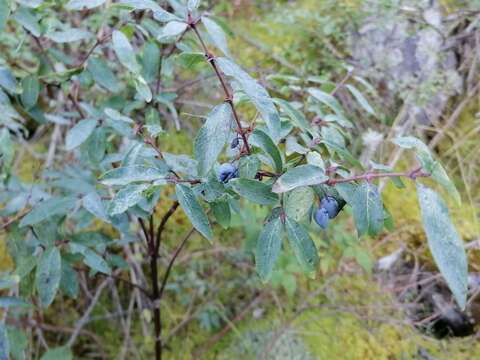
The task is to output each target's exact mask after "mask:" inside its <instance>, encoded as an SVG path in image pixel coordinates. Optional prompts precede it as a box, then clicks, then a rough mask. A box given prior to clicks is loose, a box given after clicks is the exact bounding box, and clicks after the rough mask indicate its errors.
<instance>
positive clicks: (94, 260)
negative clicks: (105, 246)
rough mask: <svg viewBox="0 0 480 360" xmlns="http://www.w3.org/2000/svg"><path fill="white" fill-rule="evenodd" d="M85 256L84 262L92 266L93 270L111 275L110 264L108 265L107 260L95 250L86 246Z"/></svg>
mask: <svg viewBox="0 0 480 360" xmlns="http://www.w3.org/2000/svg"><path fill="white" fill-rule="evenodd" d="M83 256H84V259H83V262H84V263H85V265H87V266H88V267H90V268H92V269H93V270H95V271H98V272H101V273H104V274H107V275H110V274H111V273H112V269H110V266H108V263H107V262H106V261H105V259H104V258H102V257H101V256H100V255H98V254H97V253H96V252H95V251H93V250H91V249H89V248H86V249H85V251H84V252H83Z"/></svg>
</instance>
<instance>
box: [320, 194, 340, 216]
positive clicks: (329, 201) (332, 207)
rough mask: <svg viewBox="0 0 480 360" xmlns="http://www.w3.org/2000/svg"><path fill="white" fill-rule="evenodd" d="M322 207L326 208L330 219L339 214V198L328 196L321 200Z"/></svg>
mask: <svg viewBox="0 0 480 360" xmlns="http://www.w3.org/2000/svg"><path fill="white" fill-rule="evenodd" d="M320 207H322V208H324V209H325V210H326V211H327V213H328V217H329V218H330V219H333V218H334V217H335V216H337V215H338V213H339V211H340V208H339V206H338V202H337V200H336V199H335V198H334V197H332V196H326V197H324V198H323V199H322V200H321V201H320Z"/></svg>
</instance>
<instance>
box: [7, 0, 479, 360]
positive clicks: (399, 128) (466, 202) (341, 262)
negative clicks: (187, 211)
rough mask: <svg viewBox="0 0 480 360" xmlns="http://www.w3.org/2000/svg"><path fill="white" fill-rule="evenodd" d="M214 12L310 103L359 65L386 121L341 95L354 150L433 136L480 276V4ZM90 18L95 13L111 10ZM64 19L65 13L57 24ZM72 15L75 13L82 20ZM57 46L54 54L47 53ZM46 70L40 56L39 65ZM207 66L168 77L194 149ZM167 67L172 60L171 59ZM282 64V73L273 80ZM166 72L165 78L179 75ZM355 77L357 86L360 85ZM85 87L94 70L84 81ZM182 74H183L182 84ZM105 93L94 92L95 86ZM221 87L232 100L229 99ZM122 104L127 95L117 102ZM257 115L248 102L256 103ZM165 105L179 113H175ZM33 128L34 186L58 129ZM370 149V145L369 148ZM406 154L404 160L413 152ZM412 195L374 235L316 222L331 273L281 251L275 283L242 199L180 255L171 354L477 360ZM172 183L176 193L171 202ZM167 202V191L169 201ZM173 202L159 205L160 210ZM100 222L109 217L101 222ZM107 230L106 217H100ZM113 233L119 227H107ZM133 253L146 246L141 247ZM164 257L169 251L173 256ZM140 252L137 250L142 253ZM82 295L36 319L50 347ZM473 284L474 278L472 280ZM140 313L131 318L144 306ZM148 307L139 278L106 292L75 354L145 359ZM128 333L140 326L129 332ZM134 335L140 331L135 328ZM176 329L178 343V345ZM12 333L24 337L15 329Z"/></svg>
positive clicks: (231, 1) (234, 39)
mask: <svg viewBox="0 0 480 360" xmlns="http://www.w3.org/2000/svg"><path fill="white" fill-rule="evenodd" d="M208 3H209V5H210V7H209V8H210V11H211V13H213V14H215V15H216V19H217V20H218V21H219V22H221V23H222V25H223V26H224V27H225V29H226V30H227V31H228V33H229V34H230V38H229V42H230V48H231V49H232V52H233V53H234V57H235V58H237V59H238V63H240V64H242V65H243V66H244V67H246V68H248V69H249V70H250V71H251V72H253V73H254V74H255V75H256V76H257V78H259V79H260V81H261V82H262V83H263V84H264V85H266V86H267V88H269V90H270V91H272V92H277V93H280V94H281V95H282V96H283V97H286V98H289V99H291V100H293V101H295V100H296V101H299V102H301V101H303V99H302V98H301V96H299V95H298V92H297V91H296V89H299V88H300V89H301V88H302V87H304V86H307V85H308V84H309V83H314V84H319V86H327V87H328V86H329V85H330V84H332V83H333V84H336V83H339V82H341V81H342V79H344V78H345V76H346V75H347V74H349V75H348V76H349V77H350V79H354V81H355V84H356V86H358V87H360V88H362V90H363V91H364V93H366V94H368V102H369V104H370V105H371V106H372V107H373V108H374V109H375V112H376V113H377V116H376V117H372V116H368V114H367V115H365V114H364V113H365V111H364V110H363V109H362V108H361V107H359V106H358V105H355V103H354V102H353V101H352V97H351V95H349V93H348V91H345V89H341V91H340V93H339V98H340V100H341V101H342V104H343V105H344V106H345V107H346V108H347V109H348V110H349V111H350V112H351V113H352V114H356V115H357V116H356V117H355V118H356V119H359V120H358V121H356V122H355V123H354V124H353V125H354V128H353V132H352V134H351V135H350V136H351V137H350V142H351V148H352V149H362V150H361V151H362V152H361V153H360V152H359V151H360V150H357V154H356V155H358V156H359V157H360V158H361V159H363V161H364V162H366V163H368V162H369V161H370V160H373V161H375V162H378V163H388V164H390V165H392V166H395V167H396V168H398V169H407V168H408V167H409V163H408V162H407V161H405V163H402V162H401V161H399V160H398V159H399V158H400V154H399V153H398V152H394V153H392V151H391V149H392V148H391V146H390V145H389V144H388V141H386V140H388V139H391V138H392V137H393V136H394V135H398V134H402V133H403V134H415V135H417V136H420V137H422V138H424V139H426V140H427V143H428V142H430V146H431V148H432V149H433V150H434V151H435V152H436V154H437V156H438V157H439V158H440V159H441V161H442V162H443V163H444V164H446V167H447V169H448V172H449V174H451V177H452V178H453V179H455V183H456V185H457V187H458V188H459V189H460V190H461V195H462V199H463V205H462V206H461V207H458V206H456V205H455V204H453V203H451V204H449V205H450V209H451V213H452V216H453V219H454V221H455V223H456V225H457V227H458V229H459V231H460V233H461V236H462V238H463V240H464V241H465V243H466V244H467V246H468V249H469V259H470V272H471V274H472V275H471V277H472V279H471V282H472V284H476V288H477V289H478V288H479V287H478V286H479V284H480V280H479V279H480V278H479V275H478V274H479V272H480V269H479V266H480V261H479V260H480V258H479V253H478V248H479V245H478V244H479V242H480V224H479V210H478V209H479V204H480V170H479V168H480V156H479V155H480V141H479V138H480V97H479V95H478V83H479V69H480V65H479V64H480V30H479V26H480V4H479V3H478V1H469V0H465V1H456V0H431V1H416V0H411V1H400V0H375V1H373V0H372V1H369V0H365V1H360V0H296V1H294V0H290V1H287V0H284V1H281V0H278V1H274V0H271V1H266V0H219V1H209V2H208ZM101 17H102V14H101V13H100V14H94V15H92V16H91V17H89V18H88V19H89V20H88V21H92V22H99V21H101ZM52 21H54V20H52ZM71 21H77V20H76V19H72V20H71ZM21 36H23V35H20V32H19V31H18V30H16V29H14V27H13V26H10V27H9V28H8V29H7V30H6V32H5V33H4V34H1V35H0V57H2V61H4V62H5V63H8V64H9V65H10V66H12V67H14V68H15V69H16V71H18V72H21V71H22V68H25V67H28V66H31V65H32V63H35V64H36V60H33V55H32V54H31V53H28V52H26V51H22V46H21V44H20V45H19V42H18V41H19V39H20V41H21V42H23V41H30V40H29V39H26V38H21ZM51 55H52V56H53V55H54V54H53V53H52V54H51ZM39 66H42V64H39ZM206 70H207V69H205V68H204V67H202V65H199V66H198V67H195V68H194V69H193V70H181V71H178V72H176V73H175V75H174V76H175V78H173V75H171V74H169V75H168V76H169V77H170V81H171V83H172V84H175V83H176V82H179V83H182V82H184V83H185V86H184V87H183V89H182V93H181V95H180V96H179V97H177V98H176V99H175V100H174V102H173V103H174V106H175V108H176V112H177V113H178V117H179V119H180V120H179V121H180V130H176V129H175V124H174V122H173V121H169V120H170V118H167V117H166V118H165V119H163V120H164V121H165V122H164V123H163V124H162V125H163V126H164V128H166V129H170V130H169V131H168V132H167V133H165V134H163V135H162V137H161V139H160V142H161V143H162V146H163V150H164V151H166V152H171V153H189V152H190V150H191V147H192V133H193V131H194V130H195V129H197V128H198V126H199V121H198V118H197V117H196V115H195V114H203V113H204V112H205V110H206V109H207V108H209V106H210V101H209V99H211V97H212V94H211V93H209V92H208V91H205V89H208V87H207V86H206V85H205V82H207V83H208V82H209V81H214V79H210V78H206V79H205V80H204V81H202V82H196V83H189V81H190V80H191V79H192V78H193V79H196V78H197V77H198V78H201V77H204V76H205V74H208V71H206ZM163 71H164V72H165V73H166V74H167V73H168V71H169V70H168V69H164V70H163ZM271 74H275V75H271ZM168 76H167V77H168ZM350 79H349V81H350ZM81 81H85V82H88V81H89V79H88V78H85V79H81ZM174 81H175V83H174ZM92 96H96V94H92ZM215 96H217V97H220V94H216V95H215ZM106 101H110V102H112V103H114V102H115V99H114V98H112V99H108V100H107V99H106ZM245 111H248V109H245ZM166 115H171V114H170V113H169V114H166ZM29 126H30V127H31V130H32V131H33V132H32V133H33V134H34V136H33V137H32V138H30V139H26V140H25V144H26V145H24V146H23V145H19V148H18V149H17V155H16V158H15V162H14V165H13V166H14V167H15V168H16V169H17V173H18V174H20V176H21V178H22V180H23V181H27V182H28V181H35V178H36V176H37V174H38V172H39V171H41V168H39V166H38V163H39V161H38V159H37V158H36V157H35V156H33V155H32V154H37V153H38V154H40V156H45V154H46V153H47V152H48V144H49V141H50V137H51V132H52V130H51V128H49V127H46V126H45V125H44V124H40V128H41V131H38V130H37V129H35V127H37V126H39V125H38V123H35V122H32V124H29ZM362 144H364V145H366V146H365V147H362V146H361V145H362ZM403 158H405V157H403ZM406 185H407V186H406V188H404V189H402V190H401V191H400V192H398V191H392V189H393V188H392V183H391V182H388V183H385V184H384V187H383V197H384V200H385V204H386V205H387V206H388V209H389V210H390V211H391V213H392V214H393V217H394V219H395V224H394V229H393V231H391V232H390V233H388V234H384V235H382V236H380V237H379V238H376V239H369V238H362V239H361V240H359V239H357V237H356V234H355V231H354V225H353V223H352V221H351V216H349V214H348V210H347V211H346V212H347V213H345V214H342V215H341V216H340V217H339V220H338V221H337V222H336V223H335V225H334V226H332V227H330V228H329V229H328V230H327V231H326V232H322V233H318V234H316V237H315V239H314V240H315V242H316V244H317V246H318V247H319V249H320V257H321V271H320V272H319V273H318V275H317V277H316V278H315V279H308V278H306V277H305V276H304V275H303V274H302V273H301V271H300V270H299V269H298V266H297V264H296V262H295V260H292V259H293V258H292V257H287V256H285V257H284V258H282V259H281V261H280V266H278V268H277V270H276V272H275V274H274V276H273V279H272V281H271V283H269V284H267V285H263V284H262V283H261V282H260V281H259V279H258V277H257V276H256V274H255V273H254V269H253V258H252V252H251V251H252V248H253V246H254V243H255V241H256V238H257V236H258V232H259V231H260V227H261V222H262V219H263V218H264V217H265V216H266V211H265V210H264V209H262V207H260V206H254V205H248V204H245V207H247V209H248V211H244V212H242V214H241V215H238V214H236V215H235V216H236V217H235V218H234V219H233V221H234V224H235V226H234V230H229V231H224V230H222V229H221V228H220V227H217V228H216V230H215V231H216V234H215V235H216V239H218V240H217V241H216V242H215V243H214V245H213V246H207V245H206V243H205V241H202V240H201V239H200V238H199V237H198V236H197V235H196V236H195V238H194V239H193V240H192V241H190V243H189V246H188V248H187V249H186V250H185V252H183V254H182V255H181V256H180V259H179V261H178V263H177V265H176V267H175V268H174V272H173V277H172V278H171V281H170V283H169V285H168V287H167V295H168V296H167V301H166V302H164V309H162V310H163V314H164V326H165V330H164V333H165V334H166V336H167V343H168V348H167V350H166V357H167V358H171V359H192V358H201V359H278V360H280V359H474V358H477V357H479V356H480V345H479V343H478V339H477V335H476V334H477V331H478V321H480V302H478V301H479V300H476V299H475V297H474V296H473V297H472V298H471V299H472V300H471V302H470V303H469V307H468V310H467V313H466V314H462V313H460V312H459V311H458V310H456V309H455V308H454V306H453V305H452V300H451V298H450V296H449V294H448V291H447V290H446V288H445V285H444V284H443V283H442V281H441V280H440V279H439V277H438V276H437V270H436V268H435V266H434V265H433V262H432V259H431V255H430V253H429V252H428V249H427V246H426V239H425V237H424V235H423V231H422V230H421V224H420V223H419V221H420V220H419V218H420V217H419V216H418V214H419V210H418V205H417V201H416V198H415V196H414V194H413V191H412V188H411V187H410V186H411V185H410V184H406ZM169 195H171V194H165V196H166V198H168V196H169ZM162 198H163V197H162ZM170 205H171V202H169V201H164V202H161V203H159V204H158V207H159V209H160V210H161V211H160V213H164V212H165V211H166V210H168V208H169V207H170ZM98 226H100V225H98ZM102 226H104V225H102ZM189 226H190V225H189V222H188V220H187V219H186V218H185V216H184V214H183V213H181V212H177V213H176V214H175V215H174V218H173V222H172V225H170V227H168V235H166V236H165V238H166V239H168V240H167V241H166V243H165V249H162V251H163V254H164V255H165V254H168V253H169V251H170V250H171V249H173V248H174V247H175V245H176V243H177V242H178V239H179V238H180V236H181V235H182V234H184V233H185V232H186V231H188V230H189ZM104 230H105V231H106V232H108V231H113V230H112V229H107V228H105V229H104ZM6 235H7V234H5V233H0V271H5V270H8V269H9V268H11V266H12V260H11V259H10V257H9V255H8V252H7V251H6V240H5V239H6ZM132 251H133V253H132V254H131V255H132V256H134V257H141V256H142V255H141V251H140V249H138V248H137V249H136V248H135V247H132ZM163 259H165V256H164V257H163ZM139 260H140V261H141V259H139ZM84 281H85V285H84V286H85V288H84V289H82V291H83V292H84V293H85V297H80V298H79V299H77V300H65V301H63V302H59V301H57V302H56V303H55V304H54V306H53V307H51V308H50V309H49V310H48V311H47V312H46V313H45V314H43V316H42V319H37V321H39V325H38V327H39V328H40V329H41V330H42V331H43V333H44V336H45V338H46V339H47V341H48V343H49V344H51V346H54V344H61V343H63V341H64V339H65V338H66V337H68V335H69V333H70V332H71V331H72V324H74V323H75V320H76V319H78V318H79V317H80V316H81V315H82V313H83V311H84V310H85V308H86V307H87V306H88V300H89V299H88V295H89V296H91V295H92V294H89V289H91V288H93V286H94V283H95V282H96V281H98V280H96V279H94V278H91V279H87V278H85V279H84ZM473 288H474V289H475V287H473ZM132 309H134V310H133V316H132V315H131V314H132ZM151 321H152V319H151V314H150V313H149V312H148V311H141V310H137V308H136V299H135V297H134V296H133V295H132V293H131V291H130V290H129V288H128V287H126V286H124V285H122V284H121V283H118V284H117V285H116V286H115V287H112V288H111V289H107V290H105V291H104V293H103V295H102V297H101V300H100V302H99V303H98V305H97V306H96V307H95V309H94V311H93V313H92V315H91V318H90V319H89V321H88V324H87V326H85V327H84V330H82V333H81V336H80V337H79V340H78V341H77V343H76V344H75V347H74V353H75V358H78V359H83V358H85V359H86V358H103V359H116V358H123V359H134V358H135V359H136V358H138V359H148V358H151V356H152V355H151V349H152V343H153V339H152V337H151V335H150V332H149V328H150V326H149V323H150V322H151ZM127 334H130V335H127ZM129 337H130V338H129ZM169 339H171V341H170V342H169V341H168V340H169ZM14 340H15V341H20V342H21V341H25V342H26V341H27V340H28V339H24V338H22V336H21V335H19V336H18V338H17V339H14Z"/></svg>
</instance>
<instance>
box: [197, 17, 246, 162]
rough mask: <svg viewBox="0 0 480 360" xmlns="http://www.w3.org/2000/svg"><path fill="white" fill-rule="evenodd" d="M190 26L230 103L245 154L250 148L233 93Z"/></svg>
mask: <svg viewBox="0 0 480 360" xmlns="http://www.w3.org/2000/svg"><path fill="white" fill-rule="evenodd" d="M189 26H190V28H191V29H193V31H194V33H195V35H196V36H197V38H198V40H199V41H200V44H201V46H202V49H203V51H204V53H205V57H206V59H207V61H208V62H209V63H210V65H211V66H212V68H213V71H214V72H215V75H216V76H217V78H218V80H219V81H220V84H221V85H222V88H223V91H224V93H225V101H226V102H227V103H228V104H229V105H230V107H231V109H232V113H233V118H234V119H235V122H236V123H237V127H238V130H239V133H240V136H241V137H242V140H243V146H244V147H245V150H246V152H247V154H250V153H251V150H250V145H248V140H247V135H246V134H245V130H244V129H243V128H242V124H241V123H240V118H239V116H238V113H237V110H236V109H235V105H234V104H233V94H232V92H231V91H230V90H229V88H228V86H227V83H226V82H225V79H224V77H223V76H222V74H221V72H220V70H219V69H218V66H217V64H216V63H215V57H214V56H213V55H212V53H210V51H209V50H208V48H207V46H206V45H205V41H204V40H203V38H202V35H201V34H200V32H199V31H198V29H197V26H196V25H195V23H194V22H191V23H190V24H189Z"/></svg>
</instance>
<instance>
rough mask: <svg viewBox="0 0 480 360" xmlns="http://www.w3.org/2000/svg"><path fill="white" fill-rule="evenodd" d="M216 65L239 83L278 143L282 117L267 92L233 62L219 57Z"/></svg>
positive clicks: (216, 59)
mask: <svg viewBox="0 0 480 360" xmlns="http://www.w3.org/2000/svg"><path fill="white" fill-rule="evenodd" d="M215 63H216V64H217V65H218V66H219V67H220V70H221V71H222V72H223V73H224V74H225V75H226V76H228V77H230V78H233V79H235V80H236V81H237V83H238V84H239V85H240V88H241V89H242V90H243V92H244V93H245V94H246V95H247V96H248V98H249V99H250V101H252V102H253V104H254V105H255V107H256V108H257V110H258V111H259V113H260V114H261V116H262V118H263V121H265V123H266V124H267V128H268V131H269V133H270V136H271V138H272V139H273V140H274V141H275V142H278V140H279V138H280V117H279V116H278V112H277V109H276V108H275V105H274V104H273V101H272V99H271V98H270V95H268V92H267V90H265V89H264V88H263V86H261V85H260V84H259V83H258V82H257V81H256V80H255V79H253V78H252V77H251V76H250V75H248V74H247V72H245V71H244V70H243V69H242V68H241V67H240V66H238V65H237V64H235V63H234V62H232V61H231V60H229V59H227V58H222V57H219V58H215Z"/></svg>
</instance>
